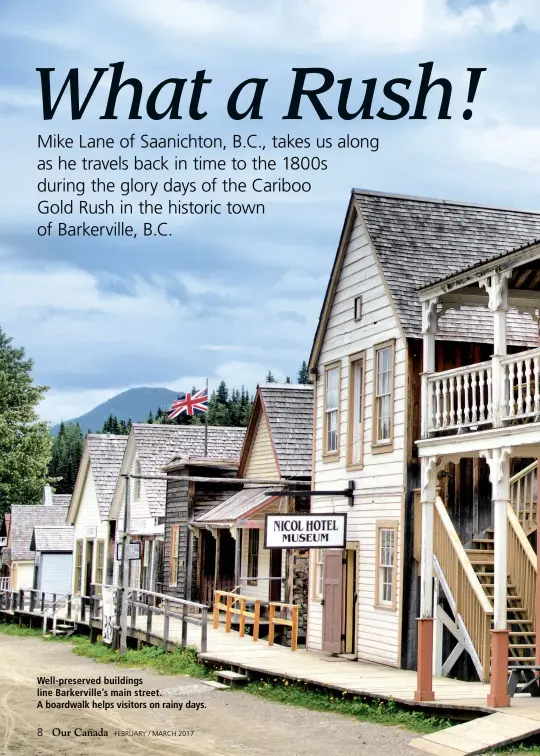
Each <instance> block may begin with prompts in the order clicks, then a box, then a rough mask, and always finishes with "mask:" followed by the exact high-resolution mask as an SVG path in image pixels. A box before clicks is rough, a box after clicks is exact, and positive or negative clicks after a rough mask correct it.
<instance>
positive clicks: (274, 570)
mask: <svg viewBox="0 0 540 756" xmlns="http://www.w3.org/2000/svg"><path fill="white" fill-rule="evenodd" d="M282 555H283V552H282V550H281V549H271V550H270V576H269V577H271V578H279V579H278V580H270V588H269V591H268V597H269V600H270V601H281V559H282Z"/></svg>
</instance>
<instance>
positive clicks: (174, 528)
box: [169, 525, 180, 588]
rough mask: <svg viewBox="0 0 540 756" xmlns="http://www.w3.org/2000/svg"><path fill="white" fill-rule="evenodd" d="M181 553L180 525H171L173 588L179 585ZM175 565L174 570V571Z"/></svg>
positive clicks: (170, 577)
mask: <svg viewBox="0 0 540 756" xmlns="http://www.w3.org/2000/svg"><path fill="white" fill-rule="evenodd" d="M173 546H174V548H173ZM179 554H180V525H171V530H170V535H169V586H171V587H172V588H174V587H175V586H177V585H178V565H179ZM173 565H174V571H173ZM173 578H174V580H173Z"/></svg>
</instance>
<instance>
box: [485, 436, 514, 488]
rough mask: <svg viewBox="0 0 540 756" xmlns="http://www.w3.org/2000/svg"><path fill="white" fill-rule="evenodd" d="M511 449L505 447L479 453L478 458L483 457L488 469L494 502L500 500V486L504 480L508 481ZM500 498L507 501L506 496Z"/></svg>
mask: <svg viewBox="0 0 540 756" xmlns="http://www.w3.org/2000/svg"><path fill="white" fill-rule="evenodd" d="M511 453H512V448H511V447H510V446H505V447H503V448H501V449H487V450H484V451H481V452H480V456H481V457H483V458H484V459H485V460H486V462H487V463H488V467H489V479H490V481H491V486H492V499H493V500H494V501H496V500H497V499H500V498H501V496H500V495H499V489H500V487H501V484H502V483H504V480H505V478H506V479H507V480H509V465H507V462H508V460H509V459H510V454H511ZM502 498H504V499H507V498H508V497H507V496H503V497H502Z"/></svg>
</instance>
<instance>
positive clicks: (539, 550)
mask: <svg viewBox="0 0 540 756" xmlns="http://www.w3.org/2000/svg"><path fill="white" fill-rule="evenodd" d="M536 462H537V465H538V471H539V473H537V483H536V485H537V486H538V483H539V482H540V459H537V460H536ZM537 500H538V494H537ZM536 506H537V507H538V504H537V505H536ZM536 520H537V522H538V510H537V513H536ZM534 614H535V617H534V619H535V630H536V632H537V633H540V538H539V537H538V529H537V530H536V602H535V606H534ZM539 637H540V636H539ZM534 663H535V665H536V666H537V667H540V643H539V642H538V641H537V642H536V649H535V662H534Z"/></svg>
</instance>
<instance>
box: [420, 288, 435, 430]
mask: <svg viewBox="0 0 540 756" xmlns="http://www.w3.org/2000/svg"><path fill="white" fill-rule="evenodd" d="M437 301H438V300H437V299H429V300H428V301H427V302H422V334H423V355H422V363H423V364H422V387H421V392H422V406H421V423H422V428H421V430H422V438H426V437H427V435H428V429H429V424H430V423H429V413H430V410H431V406H430V402H429V397H428V387H427V376H428V373H434V372H435V334H436V332H437Z"/></svg>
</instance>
